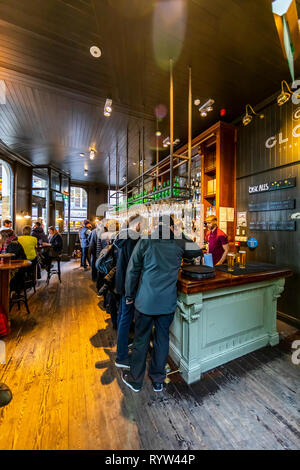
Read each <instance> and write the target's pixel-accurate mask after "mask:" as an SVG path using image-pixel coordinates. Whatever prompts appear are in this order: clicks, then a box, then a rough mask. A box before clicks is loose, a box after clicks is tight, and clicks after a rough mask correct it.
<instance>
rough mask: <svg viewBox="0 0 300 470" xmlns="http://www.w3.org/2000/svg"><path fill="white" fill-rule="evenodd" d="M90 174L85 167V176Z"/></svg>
mask: <svg viewBox="0 0 300 470" xmlns="http://www.w3.org/2000/svg"><path fill="white" fill-rule="evenodd" d="M88 174H89V172H88V170H87V169H86V168H85V169H84V176H88Z"/></svg>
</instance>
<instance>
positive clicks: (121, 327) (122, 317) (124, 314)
mask: <svg viewBox="0 0 300 470" xmlns="http://www.w3.org/2000/svg"><path fill="white" fill-rule="evenodd" d="M133 317H134V304H133V303H132V304H129V305H126V299H125V297H122V298H121V301H120V307H119V315H118V340H117V362H119V361H120V362H121V361H122V362H125V363H128V364H129V361H128V337H129V330H130V325H131V323H132V320H133Z"/></svg>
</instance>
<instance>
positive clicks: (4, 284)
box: [0, 259, 31, 315]
mask: <svg viewBox="0 0 300 470" xmlns="http://www.w3.org/2000/svg"><path fill="white" fill-rule="evenodd" d="M30 265H31V261H28V260H11V259H10V260H9V261H7V262H6V263H4V264H0V305H2V306H3V308H4V311H5V313H6V315H8V311H9V273H10V271H14V270H15V269H20V268H27V267H28V266H30Z"/></svg>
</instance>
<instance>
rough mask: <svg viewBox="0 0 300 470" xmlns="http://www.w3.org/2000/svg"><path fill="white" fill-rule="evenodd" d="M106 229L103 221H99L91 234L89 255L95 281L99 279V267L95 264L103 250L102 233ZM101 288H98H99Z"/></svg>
mask: <svg viewBox="0 0 300 470" xmlns="http://www.w3.org/2000/svg"><path fill="white" fill-rule="evenodd" d="M104 230H105V227H104V225H103V223H102V222H98V223H97V226H96V228H94V230H92V232H91V234H90V236H89V249H88V257H89V259H90V260H91V267H92V280H93V281H94V282H96V281H97V269H96V266H95V264H96V260H97V258H98V256H99V255H100V252H101V250H102V243H101V235H102V233H103V232H104ZM106 230H107V229H106ZM100 287H101V286H100ZM100 287H99V288H100ZM99 288H98V289H97V290H99Z"/></svg>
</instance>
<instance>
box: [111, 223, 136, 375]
mask: <svg viewBox="0 0 300 470" xmlns="http://www.w3.org/2000/svg"><path fill="white" fill-rule="evenodd" d="M141 223H142V220H141V217H140V216H139V214H135V215H132V216H131V217H129V220H128V228H125V229H123V230H121V231H120V232H119V234H118V236H117V238H116V240H115V241H114V245H115V246H116V247H117V249H118V261H117V270H116V281H115V282H116V291H117V293H118V294H119V295H120V296H121V300H120V306H119V314H118V339H117V359H116V362H115V365H116V367H122V368H125V369H129V359H128V339H129V330H130V326H131V324H132V321H133V317H134V305H133V303H130V304H127V303H126V298H125V278H126V270H127V266H128V263H129V260H130V257H131V254H132V252H133V250H134V247H135V245H136V244H137V242H138V241H139V238H140V232H141Z"/></svg>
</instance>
